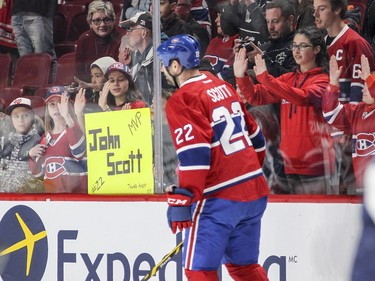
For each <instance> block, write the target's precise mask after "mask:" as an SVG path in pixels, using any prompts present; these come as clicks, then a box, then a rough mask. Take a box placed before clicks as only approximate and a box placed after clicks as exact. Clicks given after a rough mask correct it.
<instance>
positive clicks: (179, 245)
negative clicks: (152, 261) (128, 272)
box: [141, 241, 184, 281]
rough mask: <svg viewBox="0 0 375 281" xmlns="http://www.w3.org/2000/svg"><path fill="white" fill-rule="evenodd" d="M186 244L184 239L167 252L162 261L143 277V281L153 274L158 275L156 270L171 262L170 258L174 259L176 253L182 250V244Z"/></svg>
mask: <svg viewBox="0 0 375 281" xmlns="http://www.w3.org/2000/svg"><path fill="white" fill-rule="evenodd" d="M183 244H184V241H182V242H180V244H178V245H177V246H176V247H174V248H173V250H172V251H170V252H169V253H168V254H166V255H165V256H164V257H163V258H162V259H161V261H160V262H159V263H158V264H157V265H155V266H154V267H153V268H152V269H151V270H150V272H149V273H147V275H145V277H143V278H142V280H141V281H145V280H149V279H150V278H151V277H152V276H155V275H156V272H158V271H159V269H161V268H162V267H163V266H164V265H165V264H166V263H167V262H169V260H170V259H172V258H173V257H174V256H175V255H177V254H178V252H180V250H181V248H182V245H183Z"/></svg>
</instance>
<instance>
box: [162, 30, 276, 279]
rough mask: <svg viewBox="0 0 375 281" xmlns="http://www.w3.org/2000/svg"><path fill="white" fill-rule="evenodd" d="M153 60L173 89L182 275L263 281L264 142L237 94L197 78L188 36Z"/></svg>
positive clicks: (171, 214) (172, 197)
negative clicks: (221, 273)
mask: <svg viewBox="0 0 375 281" xmlns="http://www.w3.org/2000/svg"><path fill="white" fill-rule="evenodd" d="M171 50H173V51H172V52H171ZM157 54H158V57H159V58H160V59H161V61H162V63H163V65H162V71H163V73H164V74H165V76H166V78H167V80H168V82H169V83H170V84H176V86H178V87H179V89H178V90H177V91H176V92H174V93H173V95H172V97H171V98H170V99H169V101H168V103H167V107H166V114H167V119H168V124H169V127H170V131H171V133H172V139H173V142H174V145H175V148H176V151H177V155H178V159H179V161H180V164H179V168H178V183H179V186H178V187H176V186H170V187H168V188H167V190H166V191H167V198H168V203H169V208H168V221H169V224H170V227H171V229H172V232H173V233H176V231H177V230H183V229H185V230H186V231H185V233H184V237H185V241H184V245H185V246H184V254H183V255H184V261H185V263H184V265H185V275H186V277H187V279H188V280H218V275H217V270H218V268H219V266H220V265H221V262H223V263H225V266H226V268H227V269H228V272H229V274H230V276H231V277H232V278H233V279H234V280H257V281H261V280H262V281H265V280H268V278H267V275H266V272H265V271H264V269H263V268H262V267H261V266H260V265H259V264H258V255H259V238H260V226H261V217H262V215H263V212H264V210H265V208H266V205H267V195H268V193H269V190H268V187H267V184H266V181H265V179H264V177H263V173H262V170H261V162H262V161H263V158H264V149H265V147H264V145H265V143H264V139H263V135H262V133H261V131H260V130H259V127H258V125H257V124H256V123H255V121H254V120H253V119H252V118H251V116H250V114H248V113H247V112H246V110H245V108H244V104H243V103H241V101H240V100H239V98H238V97H237V95H236V93H235V90H234V89H233V88H232V87H231V86H230V85H229V84H228V83H226V82H225V81H223V80H221V79H219V78H217V77H216V76H214V75H213V74H211V73H209V72H200V70H199V69H198V66H199V62H200V59H199V43H198V41H197V40H196V39H195V38H194V37H193V36H191V35H186V34H185V35H176V36H174V37H172V38H170V39H168V40H167V41H166V42H164V43H163V44H161V45H160V46H159V47H158V49H157ZM227 126H229V127H230V132H231V133H230V134H227V133H226V131H227V130H226V129H229V127H227ZM232 134H233V135H232ZM177 202H178V203H177ZM175 203H177V204H175ZM193 214H194V216H193ZM249 241H251V243H248V242H249Z"/></svg>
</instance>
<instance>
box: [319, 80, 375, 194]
mask: <svg viewBox="0 0 375 281" xmlns="http://www.w3.org/2000/svg"><path fill="white" fill-rule="evenodd" d="M338 95H339V89H338V87H335V86H333V85H330V86H329V87H328V90H327V94H326V95H324V96H323V116H324V118H325V120H326V121H327V122H328V123H329V124H332V125H333V126H335V127H336V128H338V129H340V130H344V129H345V130H349V131H350V132H351V134H352V158H353V169H354V174H355V177H356V183H357V186H358V187H362V178H363V173H364V170H365V168H366V167H367V165H368V163H369V161H370V160H371V158H372V157H373V156H374V155H375V106H374V105H372V106H369V105H367V104H366V103H364V102H361V103H359V104H357V105H354V104H341V103H339V102H338V101H337V96H338Z"/></svg>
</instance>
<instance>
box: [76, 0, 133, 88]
mask: <svg viewBox="0 0 375 281" xmlns="http://www.w3.org/2000/svg"><path fill="white" fill-rule="evenodd" d="M87 22H88V24H89V26H90V30H89V31H86V32H84V33H83V34H82V35H81V36H80V37H79V39H78V41H77V49H76V73H75V74H76V79H75V80H76V81H77V82H78V83H79V82H80V80H82V81H83V82H88V81H90V66H91V64H92V63H93V62H94V61H95V60H96V59H98V58H101V57H105V56H109V57H112V58H114V59H117V58H118V55H119V54H118V50H119V46H120V43H121V37H122V36H123V35H125V33H126V31H125V30H123V29H122V28H120V27H118V26H116V25H115V22H116V15H115V11H114V9H113V6H112V3H111V2H109V1H102V0H95V1H92V2H91V3H90V5H89V7H88V12H87Z"/></svg>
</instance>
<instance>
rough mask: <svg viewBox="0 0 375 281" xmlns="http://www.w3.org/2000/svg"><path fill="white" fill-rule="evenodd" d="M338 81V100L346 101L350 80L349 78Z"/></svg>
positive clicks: (348, 98) (347, 99) (348, 97)
mask: <svg viewBox="0 0 375 281" xmlns="http://www.w3.org/2000/svg"><path fill="white" fill-rule="evenodd" d="M339 83H340V94H339V101H340V102H343V103H347V102H349V101H350V91H351V90H350V80H349V79H339Z"/></svg>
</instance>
